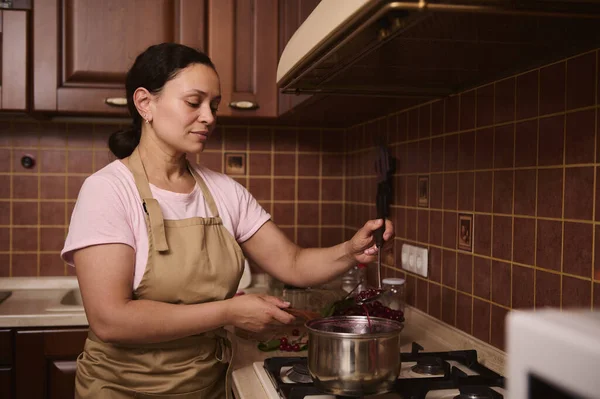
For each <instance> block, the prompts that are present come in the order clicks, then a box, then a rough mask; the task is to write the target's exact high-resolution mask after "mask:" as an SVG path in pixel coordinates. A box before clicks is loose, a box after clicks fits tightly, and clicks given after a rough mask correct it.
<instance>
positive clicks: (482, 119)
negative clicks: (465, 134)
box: [477, 84, 494, 127]
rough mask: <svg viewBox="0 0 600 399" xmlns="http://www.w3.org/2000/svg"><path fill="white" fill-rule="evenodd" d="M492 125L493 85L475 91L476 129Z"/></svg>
mask: <svg viewBox="0 0 600 399" xmlns="http://www.w3.org/2000/svg"><path fill="white" fill-rule="evenodd" d="M493 123H494V84H489V85H487V86H483V87H480V88H478V89H477V127H481V126H488V125H491V124H493Z"/></svg>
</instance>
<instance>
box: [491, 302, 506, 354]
mask: <svg viewBox="0 0 600 399" xmlns="http://www.w3.org/2000/svg"><path fill="white" fill-rule="evenodd" d="M507 315H508V310H506V309H505V308H501V307H500V306H496V305H492V327H491V342H490V343H491V344H492V345H494V346H495V347H496V348H498V349H500V350H506V348H505V336H504V332H505V326H506V316H507Z"/></svg>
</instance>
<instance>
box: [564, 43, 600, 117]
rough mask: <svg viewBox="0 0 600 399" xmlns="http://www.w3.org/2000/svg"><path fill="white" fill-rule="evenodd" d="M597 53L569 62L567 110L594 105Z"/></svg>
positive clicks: (572, 59)
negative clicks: (593, 83)
mask: <svg viewBox="0 0 600 399" xmlns="http://www.w3.org/2000/svg"><path fill="white" fill-rule="evenodd" d="M596 68H597V67H596V52H595V51H593V52H590V53H587V54H583V55H580V56H578V57H575V58H571V59H570V60H568V61H567V109H575V108H581V107H588V106H590V105H594V102H595V99H594V97H595V93H594V86H593V85H591V84H590V82H593V81H594V80H595V78H596Z"/></svg>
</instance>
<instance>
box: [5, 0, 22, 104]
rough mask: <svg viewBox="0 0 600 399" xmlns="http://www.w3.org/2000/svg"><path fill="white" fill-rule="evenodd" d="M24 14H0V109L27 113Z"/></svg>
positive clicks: (11, 12)
mask: <svg viewBox="0 0 600 399" xmlns="http://www.w3.org/2000/svg"><path fill="white" fill-rule="evenodd" d="M28 20H29V13H28V11H17V10H3V11H0V35H1V42H0V46H1V47H2V52H1V57H2V58H1V61H0V62H1V63H0V69H1V70H2V73H1V74H0V79H2V80H1V81H0V109H2V110H10V111H26V110H27V105H28V104H27V89H28V85H27V83H28V82H27V61H28V59H27V56H28V54H27V43H28V38H29V31H28V29H27V27H28Z"/></svg>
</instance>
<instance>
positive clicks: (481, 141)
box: [475, 128, 494, 169]
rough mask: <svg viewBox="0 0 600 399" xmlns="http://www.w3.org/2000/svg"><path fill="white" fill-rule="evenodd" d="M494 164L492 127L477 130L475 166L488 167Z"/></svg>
mask: <svg viewBox="0 0 600 399" xmlns="http://www.w3.org/2000/svg"><path fill="white" fill-rule="evenodd" d="M493 165H494V129H492V128H487V129H481V130H478V131H477V132H476V134H475V168H476V169H490V168H492V167H493Z"/></svg>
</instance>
